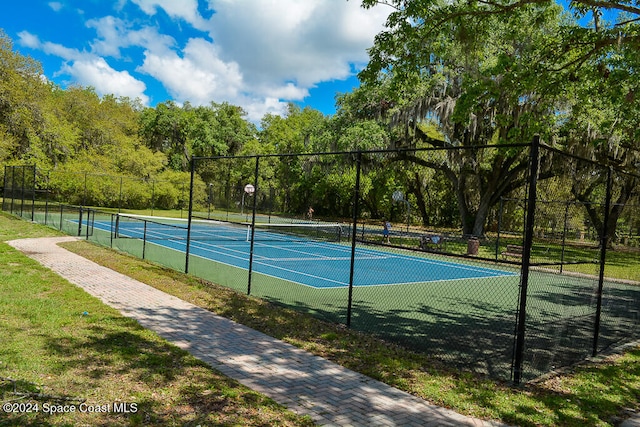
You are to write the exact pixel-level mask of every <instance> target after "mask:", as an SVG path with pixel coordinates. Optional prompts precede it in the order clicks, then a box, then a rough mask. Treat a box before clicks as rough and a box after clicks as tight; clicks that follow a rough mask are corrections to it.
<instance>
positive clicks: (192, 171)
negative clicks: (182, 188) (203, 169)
mask: <svg viewBox="0 0 640 427" xmlns="http://www.w3.org/2000/svg"><path fill="white" fill-rule="evenodd" d="M195 170H196V158H195V157H191V179H190V181H189V216H188V217H187V245H186V247H185V250H184V252H185V261H184V272H185V273H189V250H190V249H191V217H192V215H193V180H194V175H195Z"/></svg>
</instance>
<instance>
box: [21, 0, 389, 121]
mask: <svg viewBox="0 0 640 427" xmlns="http://www.w3.org/2000/svg"><path fill="white" fill-rule="evenodd" d="M127 1H129V5H131V4H133V5H135V6H136V8H137V9H138V15H135V14H134V13H131V11H130V10H129V11H128V12H126V13H121V14H120V15H119V16H122V17H127V18H121V17H114V16H98V17H92V18H91V19H87V21H86V26H87V28H90V29H93V30H95V32H96V37H95V38H94V39H93V40H89V42H88V45H87V46H88V48H89V49H90V51H89V52H86V51H81V50H79V49H74V48H69V47H66V46H63V45H60V44H55V43H48V42H45V43H43V42H41V41H40V40H39V39H38V37H37V36H35V35H33V34H30V33H28V32H23V33H20V35H19V37H20V43H21V44H22V45H24V46H28V47H30V48H33V49H40V50H42V51H44V52H46V53H47V54H49V55H56V56H59V57H60V58H62V59H64V60H65V61H66V63H65V65H64V66H63V67H62V69H61V70H60V71H59V72H58V74H59V75H60V74H68V75H69V76H71V77H72V78H73V79H76V80H77V83H79V84H82V85H91V86H93V87H95V88H96V90H97V91H98V92H99V93H114V94H117V95H125V96H130V97H139V98H141V99H142V100H143V102H145V103H146V102H148V100H149V97H148V96H147V95H145V93H144V91H145V90H146V86H145V84H144V83H143V82H142V81H141V80H140V79H137V78H136V77H135V75H136V73H141V74H145V75H147V76H151V77H153V78H154V79H155V80H157V81H158V82H160V84H162V85H163V86H164V88H165V89H166V90H167V92H168V93H169V94H170V95H171V96H172V97H173V98H174V100H175V101H177V102H179V103H184V102H186V101H189V102H191V103H192V104H195V105H200V104H209V103H210V102H212V101H214V102H225V101H226V102H229V103H231V104H235V105H240V106H242V107H243V108H244V109H245V111H247V112H248V114H249V117H250V118H251V119H252V120H253V121H256V122H257V121H259V120H260V119H261V118H262V116H263V115H264V114H265V113H267V112H270V113H274V114H281V113H284V112H285V111H286V104H287V102H289V101H302V100H304V98H305V97H307V96H308V95H309V90H310V89H312V88H313V87H315V86H316V85H317V84H319V83H321V82H326V81H332V80H342V79H346V78H349V77H351V76H352V75H353V73H354V70H358V69H360V68H362V67H363V66H364V64H365V63H366V61H367V59H368V56H367V53H366V50H367V48H369V47H370V46H371V45H372V43H373V38H374V36H375V34H377V33H378V32H380V31H381V30H382V29H383V24H384V22H385V20H386V17H387V15H388V12H389V9H388V8H373V9H369V10H364V9H362V8H361V7H360V2H359V1H357V0H352V1H344V0H200V1H201V2H204V1H206V2H207V3H206V5H205V6H206V7H208V9H207V10H210V11H215V13H212V15H211V16H210V17H207V18H205V17H203V16H202V15H201V13H200V11H204V8H202V7H201V8H200V9H199V8H198V0H180V1H177V0H118V4H117V5H116V10H120V11H121V12H122V11H124V10H126V9H125V8H126V7H127ZM53 4H54V2H52V3H50V7H52V8H55V6H54V5H53ZM161 10H162V11H164V13H166V15H167V16H169V17H170V18H171V19H173V20H174V23H175V27H171V26H167V25H166V24H163V26H162V27H160V25H161V24H160V23H161V22H165V21H163V20H161V19H159V18H157V16H156V15H157V14H158V13H160V11H161ZM139 11H142V12H143V13H144V14H145V15H146V16H145V15H142V14H140V13H139ZM203 13H204V12H203ZM127 19H128V20H127ZM172 31H175V32H172ZM185 34H189V37H190V38H189V39H188V40H185V39H182V38H181V37H185ZM125 50H126V51H125ZM123 56H124V58H123ZM106 58H113V61H111V60H110V61H109V62H112V63H113V64H114V67H115V68H113V67H112V66H110V65H109V62H108V61H107V59H106ZM127 62H129V63H127ZM126 70H129V71H126ZM141 78H143V77H141ZM154 101H155V102H161V101H163V100H161V99H154Z"/></svg>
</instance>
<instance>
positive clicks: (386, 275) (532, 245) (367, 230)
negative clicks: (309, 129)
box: [3, 141, 640, 383]
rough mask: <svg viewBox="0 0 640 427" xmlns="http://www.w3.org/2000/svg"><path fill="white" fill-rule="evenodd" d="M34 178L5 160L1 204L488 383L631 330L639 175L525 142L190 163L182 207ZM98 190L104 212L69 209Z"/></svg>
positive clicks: (570, 358)
mask: <svg viewBox="0 0 640 427" xmlns="http://www.w3.org/2000/svg"><path fill="white" fill-rule="evenodd" d="M33 176H37V174H36V172H35V170H34V169H28V168H26V167H25V168H24V169H19V168H18V169H16V167H6V168H5V176H4V187H5V191H4V199H3V210H5V211H9V212H12V213H14V214H15V213H17V214H18V215H21V216H23V217H24V216H25V215H27V217H28V213H29V212H31V211H30V210H29V209H32V212H33V214H32V218H30V219H33V220H35V221H38V222H43V223H47V224H49V225H51V226H52V227H55V228H59V229H61V230H63V231H65V232H67V233H69V234H74V235H79V236H82V237H84V238H86V239H88V240H92V241H95V242H97V243H99V244H101V245H105V246H110V247H114V248H117V249H119V250H122V251H126V252H129V253H131V254H134V255H136V256H138V257H141V258H144V259H149V260H151V261H154V262H157V263H160V264H162V265H165V266H168V267H171V268H174V269H177V270H180V271H186V272H188V273H190V274H194V275H197V276H199V277H202V278H204V279H207V280H210V281H212V282H215V283H218V284H221V285H224V286H228V287H230V288H233V289H236V290H237V291H239V292H243V293H248V294H251V295H254V296H257V297H260V298H263V299H265V300H267V301H270V302H273V303H275V304H281V305H285V306H288V307H293V308H295V309H297V310H301V311H305V312H307V313H310V314H312V315H314V316H317V317H319V318H321V319H324V320H327V321H330V322H335V323H342V324H345V325H347V326H348V327H350V328H352V329H356V330H360V331H363V332H366V333H371V334H375V335H377V336H380V337H382V338H384V339H386V340H389V341H392V342H396V343H398V344H401V345H403V346H405V347H406V348H408V349H411V350H414V351H418V352H424V353H427V354H429V355H430V356H431V357H433V358H434V359H436V360H439V361H441V362H443V363H446V364H447V365H449V366H456V367H460V368H463V369H467V370H471V371H474V372H477V373H480V374H484V375H488V376H491V377H493V378H498V379H502V380H512V381H514V382H516V383H519V382H521V381H528V380H531V379H534V378H536V377H538V376H540V375H542V374H544V373H546V372H549V371H551V370H554V369H557V368H559V367H562V366H567V365H570V364H573V363H575V362H577V361H580V360H583V359H584V358H585V357H588V356H591V355H595V354H597V353H599V352H602V351H604V350H606V349H608V348H610V347H611V346H614V345H616V344H619V343H622V342H626V341H629V340H631V339H635V338H638V335H639V331H640V329H639V328H638V326H639V325H638V322H640V316H639V307H640V287H639V282H640V278H639V277H638V275H637V273H636V271H637V270H638V268H637V265H638V263H639V261H640V259H639V256H640V250H639V249H638V240H639V235H640V212H639V211H638V205H637V194H638V193H637V188H638V177H637V176H635V175H633V174H629V173H627V172H624V171H622V170H619V169H616V168H614V167H612V166H610V165H602V164H598V163H596V162H593V161H589V160H585V159H580V158H578V157H575V156H570V155H567V154H565V153H562V152H559V151H558V150H555V149H553V148H551V147H547V146H544V145H540V144H538V142H537V141H534V143H532V144H521V145H513V146H490V147H472V148H465V147H449V148H446V149H445V148H442V149H422V150H420V149H412V150H394V151H385V150H379V151H361V152H342V153H308V154H297V155H293V154H286V155H264V156H244V157H217V158H194V159H193V161H192V176H191V183H188V182H183V183H182V184H183V188H184V189H185V190H184V191H183V193H182V195H181V196H180V197H181V199H182V200H184V201H186V202H188V204H189V205H188V206H184V207H183V209H184V210H185V215H184V216H185V218H182V219H181V218H178V217H182V216H183V215H182V214H180V215H177V212H176V211H175V210H174V211H173V212H171V214H168V213H167V212H166V211H161V210H159V209H155V211H153V212H152V213H154V214H155V215H156V216H147V215H140V212H138V213H137V214H134V215H132V214H126V213H124V212H122V210H123V209H121V208H122V202H121V200H123V197H122V196H121V195H120V193H124V192H125V191H124V188H125V185H124V183H123V179H120V180H118V179H114V178H113V177H111V178H108V179H107V178H104V179H102V180H101V178H99V177H98V176H95V177H93V176H92V177H89V176H88V175H85V176H82V175H81V176H80V179H79V181H78V185H76V186H75V188H76V193H77V190H78V189H79V188H82V189H84V188H85V185H86V188H87V190H86V191H84V190H83V191H82V192H81V193H83V194H75V196H73V194H74V193H72V192H71V193H65V192H64V191H62V189H61V188H60V187H59V186H58V187H56V188H60V190H57V192H56V196H55V197H53V196H52V194H53V193H52V192H47V193H46V194H48V195H49V197H50V198H51V200H53V199H59V198H66V199H69V200H75V202H76V203H77V204H79V205H80V206H68V205H62V204H59V203H52V202H51V201H48V202H46V203H45V204H42V203H38V202H36V201H35V200H36V199H38V197H35V194H37V190H36V188H35V187H36V186H34V185H32V183H34V182H37V181H38V180H37V179H36V178H32V177H33ZM94 178H95V184H92V182H93V181H94ZM52 181H53V178H52V177H51V176H49V181H47V182H49V183H51V182H52ZM61 181H64V180H61ZM85 181H86V184H85V183H84V182H85ZM43 182H44V181H43ZM103 186H106V187H108V188H109V189H110V190H109V194H110V200H111V201H112V203H111V206H114V204H115V205H118V207H119V209H118V211H121V212H116V211H111V212H105V211H101V210H98V209H94V208H91V209H89V208H86V207H83V206H85V205H86V204H87V203H89V202H88V201H90V200H94V199H93V198H92V196H91V194H93V192H94V191H95V192H96V194H99V193H100V192H101V191H102V190H101V188H103ZM173 186H174V188H175V187H176V185H175V184H174V185H173ZM30 188H31V189H30ZM90 188H91V189H92V190H89V189H90ZM155 188H156V189H157V188H158V187H157V186H156V187H155ZM94 189H95V190H94ZM104 191H107V190H104ZM185 191H186V192H188V193H187V194H185V193H184V192H185ZM147 193H149V191H148V192H147ZM150 193H151V194H155V189H154V187H153V186H152V187H151V189H150ZM72 197H75V199H72ZM151 200H157V197H156V196H155V195H154V196H153V197H150V198H148V199H147V202H145V203H144V204H143V205H144V206H146V207H148V206H149V203H150V204H151V207H152V208H153V206H154V202H151ZM18 209H19V211H18ZM41 210H44V212H43V213H41ZM25 212H27V214H25ZM170 216H171V217H173V218H169V217H170Z"/></svg>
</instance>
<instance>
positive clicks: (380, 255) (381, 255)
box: [139, 228, 516, 289]
mask: <svg viewBox="0 0 640 427" xmlns="http://www.w3.org/2000/svg"><path fill="white" fill-rule="evenodd" d="M139 230H143V228H140V229H139ZM147 232H149V230H147ZM156 235H158V236H166V237H167V238H168V239H167V240H172V241H174V242H181V241H180V240H177V239H171V237H175V236H172V235H171V234H167V233H156ZM180 244H181V245H183V246H185V248H186V240H185V243H180ZM294 244H296V243H295V242H294ZM255 245H258V246H260V247H272V248H275V249H278V250H286V251H289V252H294V253H299V254H304V255H312V256H313V258H311V259H307V258H302V257H297V258H267V257H264V256H255V258H254V262H256V263H258V264H260V265H263V266H266V267H271V268H275V269H278V270H282V271H286V272H289V273H293V274H300V275H302V276H307V277H311V278H314V279H316V280H320V281H325V282H330V283H337V284H339V285H340V287H342V286H344V285H348V283H345V282H341V281H336V280H332V279H328V278H325V277H322V276H316V275H313V274H308V273H304V272H301V271H298V270H292V269H287V268H283V267H279V266H277V265H273V264H268V263H266V262H263V261H272V262H276V261H284V260H288V261H303V260H313V261H317V260H321V261H331V260H334V261H335V260H351V257H329V256H325V255H318V254H314V253H313V252H307V251H303V250H300V249H295V248H286V247H282V246H276V245H272V244H266V243H262V242H254V246H255ZM305 245H306V246H315V247H318V248H322V249H325V250H330V251H337V252H349V253H350V252H351V249H350V248H348V247H346V246H341V245H336V244H334V243H324V242H314V241H310V242H305ZM162 246H164V245H162ZM191 246H192V247H197V248H198V249H201V250H204V251H207V252H211V253H216V254H220V255H223V256H228V257H231V258H235V259H239V260H242V261H247V262H248V261H249V259H248V258H247V255H248V254H247V252H246V250H242V251H241V250H233V249H230V248H229V246H228V245H216V244H211V243H206V242H201V241H197V240H196V241H192V242H191ZM209 247H211V248H220V249H224V250H225V252H221V251H219V250H213V249H209ZM243 248H246V246H244V245H243ZM229 252H236V253H239V254H241V255H242V256H238V255H232V254H230V253H229ZM356 253H359V254H361V255H363V254H366V253H369V254H370V255H369V256H356V258H355V260H356V261H361V260H374V259H392V258H396V259H400V260H410V261H412V262H419V263H423V264H429V265H436V266H444V267H447V268H457V269H461V270H467V271H472V272H475V273H483V274H487V273H490V274H491V276H490V277H479V278H476V279H484V278H495V277H504V276H513V275H516V273H510V272H505V271H501V270H496V269H489V268H484V267H473V266H467V265H464V264H458V263H453V262H447V261H437V260H431V259H428V258H419V257H415V256H410V255H396V254H392V253H388V254H387V253H385V252H380V251H377V250H374V249H366V248H358V249H357V251H356ZM254 255H255V254H254ZM201 258H205V259H208V258H206V257H201ZM209 260H210V261H214V262H221V261H219V260H211V259H209ZM260 260H263V261H260ZM221 263H222V264H226V263H224V262H221ZM228 265H231V264H228ZM239 268H244V267H239ZM257 273H259V272H257ZM496 273H497V274H496ZM500 273H502V274H500ZM259 274H264V275H266V276H270V275H268V274H265V273H259ZM274 277H277V276H274ZM277 278H279V279H281V280H289V279H284V278H282V277H277ZM467 279H469V278H459V279H445V280H447V281H448V280H452V281H454V280H467ZM437 281H439V280H423V281H419V282H407V283H390V284H375V285H361V286H389V285H396V284H413V283H427V282H437ZM440 281H443V280H440ZM303 285H304V284H303ZM306 286H310V285H306ZM310 287H312V288H316V289H329V288H330V287H324V286H323V287H317V286H310Z"/></svg>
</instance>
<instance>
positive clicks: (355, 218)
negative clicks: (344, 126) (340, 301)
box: [347, 151, 362, 328]
mask: <svg viewBox="0 0 640 427" xmlns="http://www.w3.org/2000/svg"><path fill="white" fill-rule="evenodd" d="M361 163H362V152H361V151H358V153H357V154H356V185H355V191H354V195H353V222H352V225H351V266H350V268H349V298H348V301H347V327H348V328H349V327H351V315H352V305H353V272H354V264H355V259H356V227H357V226H358V212H359V210H360V165H361Z"/></svg>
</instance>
